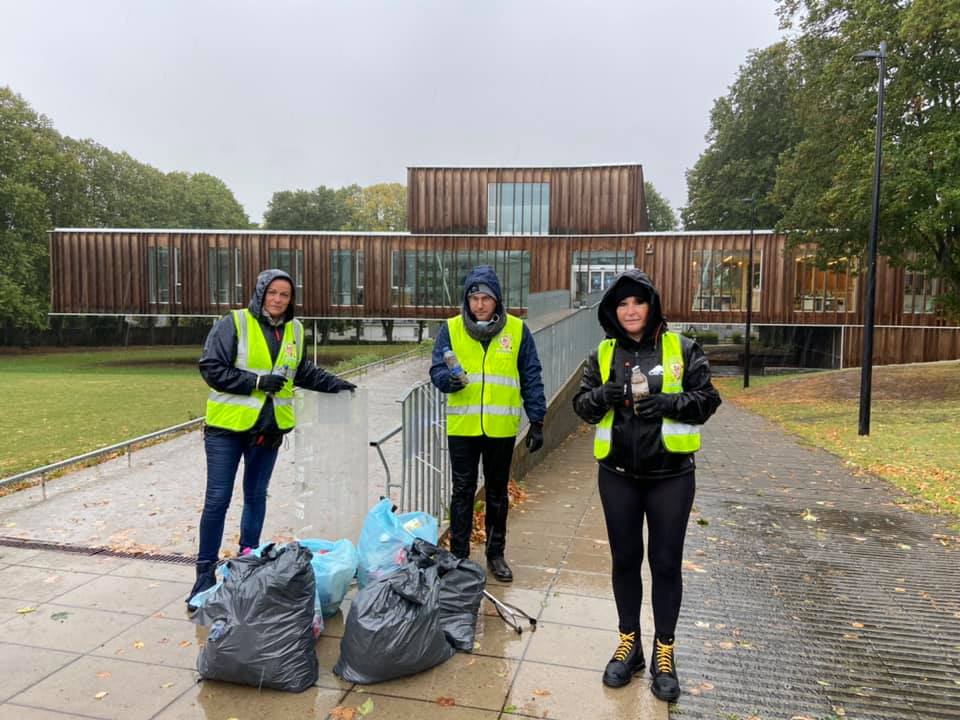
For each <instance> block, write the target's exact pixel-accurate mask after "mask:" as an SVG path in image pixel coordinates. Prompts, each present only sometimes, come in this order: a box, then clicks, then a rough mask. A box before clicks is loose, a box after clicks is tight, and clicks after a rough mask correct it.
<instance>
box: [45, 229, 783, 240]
mask: <svg viewBox="0 0 960 720" xmlns="http://www.w3.org/2000/svg"><path fill="white" fill-rule="evenodd" d="M48 232H82V233H152V234H155V235H164V234H166V235H185V234H190V235H225V234H229V235H318V236H319V235H343V236H344V237H355V236H357V235H362V236H371V237H383V236H388V237H414V236H415V237H445V238H451V237H452V238H458V237H462V238H495V237H533V238H537V237H545V238H546V237H548V238H579V237H674V236H675V237H689V236H691V235H749V234H750V230H749V228H745V229H743V230H661V231H654V230H647V231H643V232H635V233H580V234H577V235H567V234H563V235H550V234H546V235H532V234H529V235H524V234H522V233H519V234H505V235H499V234H498V235H488V234H486V233H470V234H465V233H411V232H409V231H406V230H404V231H403V232H396V231H394V232H391V231H388V230H383V231H370V230H246V229H245V230H231V229H229V228H222V229H219V230H216V229H214V230H211V229H203V230H201V229H189V228H53V230H50V231H48ZM753 233H754V234H755V235H773V234H774V233H775V231H774V230H772V229H762V230H761V229H757V228H754V230H753ZM784 234H785V233H784Z"/></svg>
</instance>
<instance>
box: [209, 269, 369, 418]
mask: <svg viewBox="0 0 960 720" xmlns="http://www.w3.org/2000/svg"><path fill="white" fill-rule="evenodd" d="M278 278H279V279H282V280H286V281H287V282H289V283H290V288H291V290H293V289H294V285H293V280H292V279H291V277H290V276H289V275H288V274H287V273H285V272H284V271H283V270H264V271H263V272H262V273H260V275H259V276H258V277H257V287H256V288H255V289H254V291H253V296H252V297H251V298H250V304H249V305H248V306H247V307H248V308H249V310H250V312H251V313H253V316H254V317H255V318H257V320H259V326H260V329H261V330H262V331H263V337H264V338H265V339H266V341H267V347H268V348H269V349H270V358H271V359H272V360H273V361H274V362H276V360H277V353H278V352H279V351H280V341H281V340H282V339H283V331H284V326H285V325H286V323H288V322H290V321H291V320H293V313H294V310H293V307H294V304H295V297H294V296H292V295H291V297H290V305H289V306H288V307H287V312H286V315H285V316H284V319H283V322H282V323H280V324H279V325H272V324H271V322H270V320H269V318H268V317H267V316H265V315H264V313H263V299H264V297H265V296H266V294H267V287H268V286H269V285H270V283H272V282H273V281H274V280H276V279H278ZM236 359H237V328H236V325H235V324H234V322H233V314H232V313H228V314H226V315H224V316H223V317H222V318H220V319H219V320H217V322H216V323H215V324H214V326H213V327H212V328H211V329H210V333H209V334H208V335H207V339H206V342H204V344H203V356H202V357H201V358H200V374H201V375H202V376H203V379H204V380H205V381H206V383H207V385H209V386H210V387H212V388H213V389H214V390H218V391H219V392H225V393H232V394H234V395H251V394H252V393H253V391H254V389H255V388H256V385H257V375H256V373H252V372H250V371H249V370H241V369H240V368H238V367H235V366H234V364H233V363H234V361H235V360H236ZM293 384H294V385H296V386H297V387H302V388H304V389H306V390H316V391H317V392H327V393H335V392H339V391H340V390H344V389H347V388H349V387H352V383H347V382H345V381H344V380H341V379H340V378H338V377H337V376H336V375H334V374H333V373H328V372H327V371H326V370H324V369H323V368H320V367H317V366H316V365H314V364H313V362H312V361H311V360H308V359H307V354H306V353H304V354H303V359H301V360H300V365H299V366H297V374H296V376H295V377H294V378H293ZM207 432H208V433H212V434H228V433H232V432H233V431H232V430H225V429H223V428H214V427H209V426H208V427H207ZM284 432H288V431H284V430H281V429H280V428H278V427H277V423H276V418H275V415H274V412H273V398H272V397H270V396H269V395H268V396H267V401H266V402H265V403H264V405H263V408H262V409H261V410H260V416H259V417H258V418H257V422H256V423H254V426H253V427H252V428H251V429H250V430H247V431H245V432H244V433H242V434H247V433H249V434H254V435H260V434H263V435H282V434H283V433H284Z"/></svg>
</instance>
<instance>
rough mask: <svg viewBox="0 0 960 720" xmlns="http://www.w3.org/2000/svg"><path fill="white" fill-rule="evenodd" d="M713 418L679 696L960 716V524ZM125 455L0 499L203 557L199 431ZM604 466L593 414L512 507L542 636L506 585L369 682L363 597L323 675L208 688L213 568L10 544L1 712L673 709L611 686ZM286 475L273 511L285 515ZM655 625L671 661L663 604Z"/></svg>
mask: <svg viewBox="0 0 960 720" xmlns="http://www.w3.org/2000/svg"><path fill="white" fill-rule="evenodd" d="M411 372H413V371H411ZM417 372H420V370H417ZM416 379H419V377H417V378H416ZM374 382H376V381H375V380H374V379H373V378H372V376H371V378H368V379H367V381H365V382H361V384H362V385H365V386H366V385H367V383H370V384H371V385H372V384H373V383H374ZM388 420H389V418H382V419H381V421H382V422H383V423H384V424H385V425H387V424H388V423H387V421H388ZM378 422H380V421H378ZM193 435H196V434H193ZM704 435H705V437H704V446H705V447H704V450H703V451H702V452H701V453H700V454H699V456H698V464H699V471H698V491H697V500H696V503H695V513H694V515H693V517H692V518H691V522H690V525H689V527H688V535H687V537H688V540H687V549H686V554H685V557H686V562H685V573H684V577H685V598H684V606H683V610H682V612H681V616H680V625H679V627H678V632H677V664H678V667H679V671H680V677H681V682H682V685H683V689H684V694H683V696H682V697H681V699H680V701H679V702H678V703H677V704H676V705H673V706H671V715H672V716H673V717H676V718H683V719H684V720H686V719H688V718H710V719H712V720H747V719H748V718H750V719H752V720H756V719H761V720H771V719H773V718H787V719H793V718H796V719H798V720H799V719H803V720H839V719H840V718H851V719H853V718H856V719H860V718H911V719H919V718H960V589H958V569H957V564H956V554H957V540H956V538H954V537H953V536H952V535H951V534H950V531H949V529H948V528H947V526H946V523H944V522H942V521H941V520H939V519H937V518H933V517H929V516H924V515H918V514H915V513H913V512H910V511H908V510H906V509H903V508H902V507H901V506H900V505H899V504H898V503H897V501H896V500H897V498H896V496H895V495H894V493H893V492H892V491H891V490H890V489H889V488H888V487H887V486H886V485H885V484H883V483H882V482H880V481H878V480H876V479H873V478H870V477H858V476H856V475H854V474H852V473H851V472H850V471H849V470H848V469H847V468H845V467H844V466H843V464H842V463H841V462H840V461H838V460H837V459H836V458H834V457H832V456H830V455H827V454H826V453H822V452H820V451H817V450H811V449H809V448H806V447H803V446H800V445H798V444H797V443H796V442H795V441H794V440H792V439H791V438H789V437H786V436H784V435H783V434H782V433H780V432H779V431H777V430H776V429H775V428H773V427H772V426H770V425H769V424H767V423H766V422H764V421H762V420H760V419H759V418H757V417H755V416H752V415H750V414H747V413H744V412H742V411H740V410H738V409H736V408H734V407H733V406H731V405H730V404H727V405H724V406H723V407H721V409H720V412H719V413H718V414H717V416H716V417H715V418H714V419H713V420H711V422H710V423H709V424H708V425H707V426H706V428H705V433H704ZM194 446H196V447H194ZM291 458H292V456H291ZM125 463H126V460H121V461H119V462H116V463H114V465H115V467H109V468H107V467H104V468H101V469H100V470H97V471H94V470H87V471H83V473H86V475H83V474H82V473H77V474H75V475H74V476H67V477H65V478H62V479H60V480H57V481H55V482H54V483H51V486H50V490H51V499H50V500H48V501H47V502H46V503H40V502H39V501H38V500H37V499H36V498H34V499H33V500H30V499H29V497H28V495H27V494H22V497H19V498H18V497H16V496H14V497H12V498H5V499H2V500H0V535H3V536H6V537H11V536H15V535H16V534H18V533H21V534H23V536H24V537H33V538H36V539H56V540H62V541H64V542H73V543H77V544H84V545H95V544H104V543H103V540H104V539H110V538H112V539H113V540H114V541H115V542H116V543H117V544H118V546H120V547H122V546H123V542H124V541H126V540H129V541H130V542H131V543H132V544H133V545H132V546H140V545H150V544H153V543H156V544H157V545H158V547H163V548H167V549H172V548H177V549H180V550H181V551H183V552H186V553H190V552H192V551H193V548H194V545H193V543H194V542H195V523H196V520H197V518H198V517H199V503H200V494H201V493H202V448H200V447H199V445H198V441H197V440H196V439H195V438H191V436H185V437H182V438H178V439H176V440H174V441H171V442H170V443H164V444H162V445H159V446H156V447H154V448H149V449H147V450H145V451H142V453H137V454H136V455H135V456H134V463H133V468H132V469H130V470H127V469H126V467H125ZM373 467H374V466H373V465H372V464H371V468H373ZM279 472H286V471H284V470H282V469H281V470H278V473H279ZM289 472H290V474H289V477H290V478H291V479H292V471H289ZM97 473H99V475H97ZM91 474H93V475H92V477H93V480H91V479H90V476H91ZM81 475H82V477H81ZM595 476H596V466H595V463H594V461H593V458H592V453H591V434H590V433H589V431H587V430H586V429H584V430H583V431H581V432H578V433H575V434H574V435H573V436H571V438H569V439H568V440H567V441H566V442H565V443H564V444H563V445H561V446H560V447H559V448H558V449H556V450H555V451H554V452H553V453H551V455H550V456H549V457H547V458H545V460H544V462H543V463H541V464H540V465H539V466H537V467H536V468H535V469H534V470H533V471H532V473H531V474H530V475H529V476H528V477H527V480H526V486H527V489H528V491H529V493H530V496H529V497H528V498H527V500H526V501H525V502H524V503H523V505H522V506H520V507H519V508H516V509H515V510H514V511H512V512H511V515H510V523H509V539H508V552H507V555H508V559H509V560H510V561H511V563H512V565H513V567H514V571H515V574H516V581H515V582H514V583H513V584H512V585H500V584H498V583H496V582H495V581H491V582H490V586H491V591H492V592H494V593H495V594H496V595H498V596H500V597H502V598H504V599H505V600H507V601H509V602H512V603H514V604H515V605H518V606H519V607H522V608H524V609H525V610H527V611H528V612H530V613H531V614H534V615H536V616H537V617H538V618H539V627H538V629H537V631H536V632H535V633H529V632H527V633H524V634H523V635H520V636H518V635H516V634H515V633H513V631H511V630H510V629H509V628H507V627H506V626H505V625H504V623H503V622H502V621H501V620H500V619H499V618H498V617H497V616H496V615H495V614H494V610H493V608H492V606H491V605H490V604H489V603H487V602H486V601H485V602H484V604H483V605H482V608H481V612H482V615H481V618H480V621H479V623H478V630H479V635H478V642H479V646H478V648H477V650H476V652H475V653H472V654H463V653H458V654H457V655H455V656H454V657H453V658H452V659H451V660H449V661H448V662H446V663H444V664H443V665H441V666H439V667H437V668H434V669H433V670H430V671H427V672H425V673H421V674H419V675H416V676H414V677H411V678H405V679H401V680H396V681H392V682H389V683H381V684H377V685H372V686H367V687H360V686H354V685H351V684H348V683H343V682H341V681H340V680H338V679H337V678H336V677H334V676H333V675H332V674H331V673H330V668H331V667H332V665H333V663H334V662H335V660H336V657H337V654H338V647H339V638H340V636H341V635H342V628H343V624H342V616H337V617H335V618H334V619H333V620H331V621H330V622H329V623H328V626H327V628H326V630H325V632H324V634H323V635H322V636H321V638H320V640H319V642H318V643H317V653H318V656H319V659H320V667H321V676H320V680H319V681H318V683H317V686H316V687H315V688H311V689H310V690H308V691H306V692H305V693H301V694H298V695H292V694H287V693H280V692H274V691H266V690H265V691H262V692H261V691H257V690H256V689H254V688H245V687H239V686H234V685H230V684H226V683H218V682H203V683H197V682H196V677H197V676H196V672H195V670H194V664H195V661H196V653H197V646H198V644H199V643H201V642H202V641H203V639H204V635H203V630H202V629H200V628H198V627H197V626H195V625H193V624H192V623H190V622H189V621H188V620H187V618H186V616H185V614H184V610H183V598H184V596H185V594H186V592H187V590H188V589H189V585H190V581H191V580H192V570H191V568H190V567H188V566H184V565H178V564H173V563H164V562H155V561H154V562H149V561H144V560H134V559H127V558H121V557H109V556H97V555H83V554H76V553H64V552H52V551H48V550H36V549H26V548H14V547H10V546H3V545H0V646H2V649H0V720H2V719H5V718H17V720H28V719H31V718H64V717H94V718H219V719H221V720H226V719H228V718H237V719H238V720H241V719H244V718H262V717H267V718H273V717H276V718H288V717H304V718H325V717H327V715H328V713H329V712H330V711H331V709H333V708H335V707H337V706H340V707H345V708H356V707H359V706H361V705H363V704H364V703H365V702H366V701H367V700H371V701H372V706H373V711H372V712H371V713H370V714H369V715H368V716H367V717H370V718H372V720H376V719H377V718H427V719H430V718H491V719H492V718H508V717H514V716H521V717H539V718H544V717H547V718H558V719H560V720H564V719H566V718H569V719H571V720H573V719H574V718H576V719H578V720H579V719H582V718H589V719H590V720H594V719H597V720H599V719H601V718H616V719H618V720H619V719H620V718H666V717H667V706H666V704H664V703H661V702H659V701H657V700H655V699H654V698H653V697H652V695H651V694H650V692H649V690H648V685H649V678H648V676H644V677H642V678H640V677H638V678H635V679H634V681H633V682H632V683H631V684H630V685H628V686H627V687H626V688H622V689H619V690H611V689H607V688H605V687H603V685H602V684H601V683H600V674H601V671H602V669H603V666H604V664H605V662H606V661H607V659H608V658H609V656H610V654H611V652H612V651H613V649H614V646H615V644H616V632H615V630H616V611H615V607H614V604H613V600H612V594H611V590H610V578H609V572H610V560H609V552H608V546H607V542H606V531H605V527H604V523H603V517H602V513H601V510H600V505H599V498H598V497H597V493H596V481H595ZM94 480H95V482H94ZM282 486H283V483H282V482H278V483H275V485H274V488H273V490H272V497H271V500H270V510H269V511H268V518H267V529H268V531H269V532H272V533H277V534H282V531H283V529H284V523H283V522H282V521H281V520H282V518H284V517H286V516H285V514H284V513H285V512H288V511H287V510H284V509H283V505H284V496H283V494H282V492H281V491H280V489H281V488H282ZM128 496H129V497H128ZM239 505H240V503H239V502H235V503H234V506H233V511H232V515H231V518H230V519H228V528H236V526H237V523H238V518H237V515H236V514H233V513H239ZM151 513H155V514H151ZM191 525H194V527H193V529H191ZM228 545H229V540H227V541H225V546H228ZM348 599H349V596H348ZM347 605H348V601H347V602H345V605H344V608H343V610H344V611H345V610H346V609H347ZM643 621H644V627H643V633H644V646H645V650H646V653H647V655H648V657H649V653H650V648H649V645H650V642H651V637H652V635H651V633H650V626H651V624H652V621H651V613H650V607H649V604H646V605H645V607H644V618H643ZM101 693H106V694H105V695H101ZM438 701H440V702H438ZM451 701H452V703H453V705H452V706H448V705H450V702H451Z"/></svg>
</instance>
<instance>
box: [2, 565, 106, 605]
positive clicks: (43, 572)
mask: <svg viewBox="0 0 960 720" xmlns="http://www.w3.org/2000/svg"><path fill="white" fill-rule="evenodd" d="M65 562H67V561H66V559H65ZM97 577H99V576H97V575H94V574H92V573H78V572H71V571H69V570H63V569H57V570H51V569H50V568H37V567H29V566H27V565H12V566H11V567H8V568H6V569H4V570H0V597H10V598H26V599H27V600H30V601H32V602H35V603H42V602H49V601H50V600H53V599H54V598H57V597H59V596H61V595H63V594H64V593H67V592H69V591H70V590H73V589H74V588H77V587H80V586H81V585H85V584H86V583H89V582H92V581H94V580H96V579H97Z"/></svg>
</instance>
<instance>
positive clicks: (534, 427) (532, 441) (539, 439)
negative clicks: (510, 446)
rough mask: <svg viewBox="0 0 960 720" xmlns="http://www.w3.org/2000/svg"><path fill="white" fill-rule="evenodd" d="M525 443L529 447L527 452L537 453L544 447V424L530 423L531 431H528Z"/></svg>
mask: <svg viewBox="0 0 960 720" xmlns="http://www.w3.org/2000/svg"><path fill="white" fill-rule="evenodd" d="M525 442H526V445H527V450H528V451H529V452H532V453H535V452H536V451H537V450H539V449H540V448H542V447H543V423H542V422H532V423H530V429H529V430H527V439H526V441H525Z"/></svg>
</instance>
